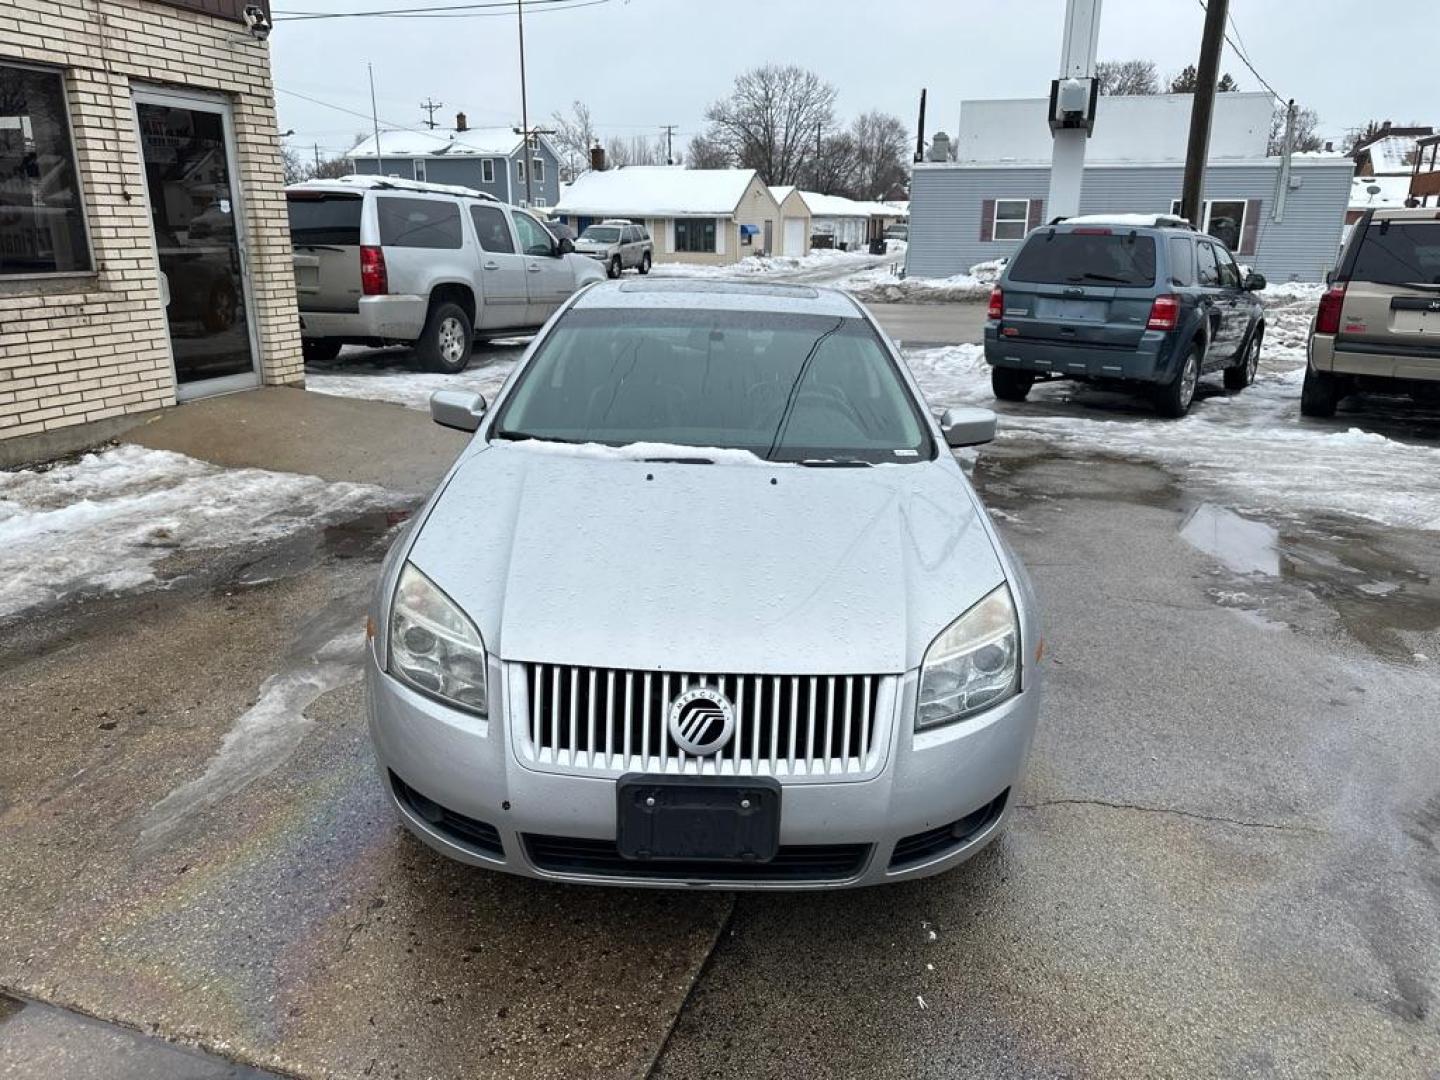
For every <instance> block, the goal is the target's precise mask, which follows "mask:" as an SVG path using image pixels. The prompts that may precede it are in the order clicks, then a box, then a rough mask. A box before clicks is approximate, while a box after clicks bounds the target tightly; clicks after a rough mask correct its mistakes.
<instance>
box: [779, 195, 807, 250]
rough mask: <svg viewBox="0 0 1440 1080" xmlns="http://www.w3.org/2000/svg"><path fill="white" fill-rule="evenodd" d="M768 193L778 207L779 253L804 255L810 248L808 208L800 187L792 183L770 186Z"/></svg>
mask: <svg viewBox="0 0 1440 1080" xmlns="http://www.w3.org/2000/svg"><path fill="white" fill-rule="evenodd" d="M770 194H771V195H772V196H773V197H774V199H775V202H776V203H777V204H778V205H779V207H780V221H781V228H780V251H779V252H778V254H781V255H795V256H802V255H805V254H806V253H807V252H809V250H810V208H809V207H808V206H806V205H805V200H804V198H802V197H801V194H800V189H799V188H797V187H795V186H794V185H793V184H790V185H781V186H779V187H772V188H771V189H770Z"/></svg>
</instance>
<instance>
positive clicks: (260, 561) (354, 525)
mask: <svg viewBox="0 0 1440 1080" xmlns="http://www.w3.org/2000/svg"><path fill="white" fill-rule="evenodd" d="M409 518H410V511H409V510H372V511H369V512H367V513H364V514H361V515H359V516H358V517H354V518H351V519H349V520H348V521H342V522H339V523H337V524H335V525H327V526H325V528H323V529H321V530H319V531H318V532H310V533H303V534H301V535H299V536H296V537H293V538H291V539H290V540H287V541H285V542H283V543H281V544H278V545H274V546H272V547H270V548H269V549H267V550H266V551H265V553H264V554H263V555H261V556H260V557H259V558H257V559H253V560H251V561H250V562H247V563H245V564H244V565H243V566H241V567H240V568H239V569H238V570H237V571H236V573H235V576H234V577H233V579H232V580H231V582H230V584H232V585H240V586H254V585H266V584H269V583H270V582H272V581H280V580H282V579H284V578H290V577H295V576H296V575H297V574H302V573H304V572H305V571H306V570H309V569H311V568H312V567H314V566H316V565H318V564H319V563H320V562H321V560H322V559H325V558H332V559H379V558H380V557H382V556H383V555H384V554H385V551H386V549H387V548H389V546H390V541H391V540H392V538H393V535H394V529H395V527H396V526H397V525H400V524H402V523H404V522H405V521H407V520H409Z"/></svg>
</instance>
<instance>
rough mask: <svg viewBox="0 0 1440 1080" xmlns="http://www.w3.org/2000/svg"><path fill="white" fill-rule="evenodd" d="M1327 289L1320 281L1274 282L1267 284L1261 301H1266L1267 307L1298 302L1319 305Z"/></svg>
mask: <svg viewBox="0 0 1440 1080" xmlns="http://www.w3.org/2000/svg"><path fill="white" fill-rule="evenodd" d="M1326 287H1327V286H1326V285H1325V284H1324V283H1323V282H1319V281H1272V282H1269V283H1267V284H1266V286H1265V289H1264V291H1263V292H1261V293H1260V299H1261V300H1263V301H1265V306H1266V307H1269V306H1270V305H1272V304H1284V303H1290V302H1293V301H1296V300H1304V301H1308V302H1309V303H1312V304H1314V303H1319V301H1320V297H1322V296H1324V295H1325V289H1326Z"/></svg>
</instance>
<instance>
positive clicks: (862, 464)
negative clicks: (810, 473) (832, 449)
mask: <svg viewBox="0 0 1440 1080" xmlns="http://www.w3.org/2000/svg"><path fill="white" fill-rule="evenodd" d="M795 464H797V465H804V466H805V467H806V468H807V469H868V468H870V467H871V466H872V465H873V464H874V462H873V461H861V460H860V459H859V458H804V459H802V460H800V461H797V462H796V463H795Z"/></svg>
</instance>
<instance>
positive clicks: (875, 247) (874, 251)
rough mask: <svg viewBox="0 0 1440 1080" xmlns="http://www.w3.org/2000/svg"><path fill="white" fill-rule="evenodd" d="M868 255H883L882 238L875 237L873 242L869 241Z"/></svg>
mask: <svg viewBox="0 0 1440 1080" xmlns="http://www.w3.org/2000/svg"><path fill="white" fill-rule="evenodd" d="M870 254H871V255H884V254H885V238H884V237H883V236H877V237H875V239H874V240H871V241H870Z"/></svg>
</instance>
